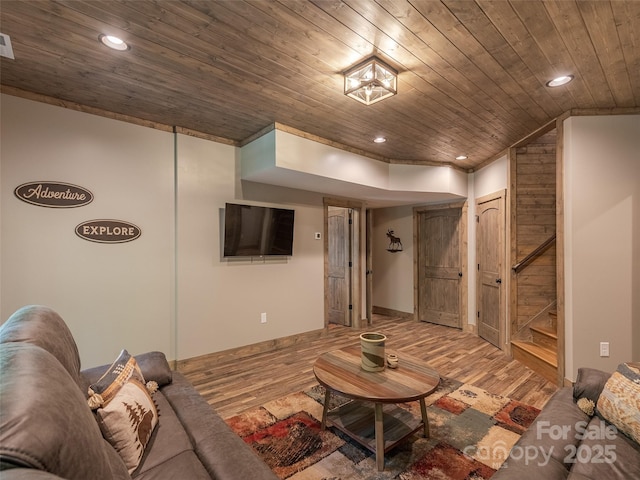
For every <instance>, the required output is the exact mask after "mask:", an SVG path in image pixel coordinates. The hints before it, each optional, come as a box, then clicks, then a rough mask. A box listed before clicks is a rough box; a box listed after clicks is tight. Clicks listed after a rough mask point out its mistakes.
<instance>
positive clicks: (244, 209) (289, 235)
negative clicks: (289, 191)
mask: <svg viewBox="0 0 640 480" xmlns="http://www.w3.org/2000/svg"><path fill="white" fill-rule="evenodd" d="M294 213H295V211H294V210H289V209H285V208H272V207H259V206H256V205H239V204H236V203H227V204H225V209H224V256H225V257H262V256H270V255H273V256H278V255H280V256H291V255H293V219H294Z"/></svg>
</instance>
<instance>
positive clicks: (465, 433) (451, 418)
mask: <svg viewBox="0 0 640 480" xmlns="http://www.w3.org/2000/svg"><path fill="white" fill-rule="evenodd" d="M349 401H350V400H348V399H346V398H344V397H340V396H338V395H332V399H331V402H332V405H330V406H331V407H332V408H333V407H337V406H339V405H342V404H344V403H346V402H349ZM323 402H324V389H323V388H322V387H320V386H317V387H314V388H312V389H311V390H309V391H306V392H299V393H294V394H291V395H287V396H285V397H282V398H280V399H277V400H274V401H272V402H269V403H265V404H264V405H262V406H260V407H257V408H254V409H251V410H248V411H246V412H243V413H242V414H240V415H236V416H234V417H230V418H227V419H226V420H225V421H226V422H227V424H228V425H229V426H230V427H231V428H232V429H233V430H234V431H235V432H236V433H237V434H238V435H239V436H240V437H242V438H243V439H244V441H245V442H246V443H248V444H249V445H251V446H252V447H253V449H254V450H255V451H256V452H257V453H258V454H259V455H260V456H261V457H262V458H263V460H264V461H265V462H266V463H267V464H268V465H269V467H270V468H271V469H272V470H273V471H274V472H275V473H276V475H278V476H279V477H280V478H281V479H285V478H288V479H292V480H365V479H366V480H386V479H399V480H417V479H438V480H465V479H469V480H482V479H487V478H490V477H491V476H492V475H493V474H494V473H495V471H496V470H497V469H498V468H499V467H500V465H502V463H503V462H504V460H505V459H506V457H507V456H508V454H509V451H510V450H511V448H512V447H513V445H514V443H515V442H516V441H517V440H518V438H519V437H520V435H521V434H522V433H523V432H524V431H525V430H526V429H527V427H528V426H529V425H530V424H531V422H532V421H533V420H534V419H535V418H536V416H537V415H538V413H539V412H540V411H539V410H538V409H537V408H535V407H532V406H529V405H525V404H523V403H520V402H518V401H515V400H511V399H509V398H507V397H503V396H498V395H492V394H490V393H488V392H486V391H484V390H482V389H479V388H477V387H475V386H473V385H469V384H462V383H461V382H458V381H456V380H452V379H447V378H443V379H442V380H441V382H440V385H439V386H438V389H437V390H436V391H435V392H434V393H433V394H431V395H430V396H429V397H427V398H426V404H427V415H428V418H429V426H430V433H431V436H430V438H428V439H427V438H423V437H422V436H421V434H420V431H419V432H418V433H416V434H414V435H413V436H411V437H409V438H408V439H407V440H406V441H404V442H402V443H400V444H399V445H397V446H396V447H395V448H394V449H392V450H391V451H390V452H388V453H387V454H386V455H385V469H384V471H383V472H378V470H377V468H376V461H375V455H374V454H373V453H371V452H370V451H369V450H367V449H365V448H364V447H361V446H360V445H359V444H357V443H356V442H354V441H353V440H351V439H350V438H349V437H347V436H346V435H344V434H343V433H342V432H340V431H338V430H337V429H335V428H333V427H328V428H327V429H326V430H324V431H323V430H321V429H320V420H321V418H322V408H323ZM400 407H402V408H404V409H406V410H408V411H409V412H411V413H412V414H413V415H415V416H416V417H418V418H419V417H420V404H419V402H410V403H406V404H400Z"/></svg>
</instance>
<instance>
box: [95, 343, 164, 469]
mask: <svg viewBox="0 0 640 480" xmlns="http://www.w3.org/2000/svg"><path fill="white" fill-rule="evenodd" d="M89 405H91V407H92V408H97V411H96V416H97V418H98V424H99V425H100V430H101V431H102V434H103V435H104V438H105V439H106V440H107V441H108V442H109V443H110V444H111V445H113V448H115V449H116V451H117V452H118V453H119V454H120V456H121V457H122V459H123V460H124V463H125V464H126V465H127V468H128V470H129V473H131V472H133V471H134V470H135V469H136V468H137V467H138V464H139V463H140V460H141V459H142V456H143V455H144V451H145V448H146V446H147V443H148V442H149V439H150V438H151V434H152V432H153V429H154V428H155V427H156V425H157V424H158V411H157V409H156V406H155V404H154V403H153V400H152V399H151V395H150V394H149V392H148V391H147V388H146V387H145V380H144V377H143V376H142V372H141V371H140V368H139V367H138V364H137V362H136V360H135V358H133V357H132V356H131V355H129V353H128V352H127V351H126V350H122V351H121V352H120V355H119V356H118V358H117V359H116V360H115V361H114V362H113V364H112V365H111V366H110V367H109V369H108V370H107V372H106V373H105V374H104V375H103V376H102V377H101V378H100V379H99V380H98V381H97V382H96V383H94V384H92V385H91V386H90V390H89Z"/></svg>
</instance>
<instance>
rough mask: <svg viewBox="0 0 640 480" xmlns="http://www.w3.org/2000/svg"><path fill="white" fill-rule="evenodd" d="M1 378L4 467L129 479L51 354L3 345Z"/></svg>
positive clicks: (1, 454) (69, 476)
mask: <svg viewBox="0 0 640 480" xmlns="http://www.w3.org/2000/svg"><path fill="white" fill-rule="evenodd" d="M0 372H2V375H0V391H1V392H2V395H0V457H1V458H2V461H3V465H5V466H6V465H16V466H21V467H29V468H34V469H39V470H44V471H46V472H49V473H52V474H54V475H57V476H59V477H63V478H65V479H70V480H75V479H77V480H86V479H88V478H91V479H105V480H107V479H114V478H126V477H127V475H128V474H127V471H126V468H125V466H124V463H122V462H121V461H120V463H119V464H118V463H117V462H114V459H113V458H112V457H110V456H109V453H108V449H109V448H110V447H109V446H108V445H107V444H106V443H105V442H104V440H103V438H102V435H101V433H100V429H99V428H98V425H97V424H96V421H95V418H94V416H93V415H92V414H91V410H90V409H89V407H88V406H87V402H86V400H85V398H84V395H83V394H82V392H81V391H80V389H79V388H78V387H77V385H76V384H75V382H74V381H73V379H72V377H71V375H70V374H69V372H68V371H67V370H65V368H63V366H62V365H61V364H60V363H59V362H58V361H57V360H56V358H54V356H53V355H52V354H50V353H49V352H47V351H46V350H43V349H42V348H40V347H38V346H36V345H32V344H30V343H9V344H4V345H3V346H2V349H0ZM116 460H118V459H117V458H116Z"/></svg>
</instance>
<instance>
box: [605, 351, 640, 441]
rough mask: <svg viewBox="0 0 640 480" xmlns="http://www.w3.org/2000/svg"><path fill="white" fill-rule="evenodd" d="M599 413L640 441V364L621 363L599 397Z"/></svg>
mask: <svg viewBox="0 0 640 480" xmlns="http://www.w3.org/2000/svg"><path fill="white" fill-rule="evenodd" d="M598 413H599V414H600V415H601V416H602V417H603V418H604V419H605V420H607V421H608V422H609V423H611V424H613V425H615V427H616V428H617V429H618V430H619V431H621V432H623V433H624V434H626V435H627V436H628V437H630V438H632V439H633V440H635V441H636V443H640V364H639V363H621V364H620V365H618V369H617V370H616V371H615V372H614V373H613V375H611V378H609V380H607V383H605V385H604V389H603V390H602V393H601V394H600V397H599V398H598Z"/></svg>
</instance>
